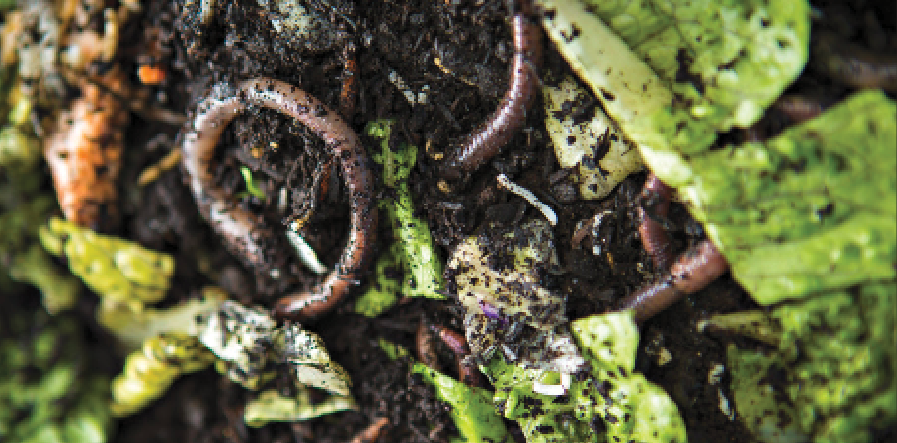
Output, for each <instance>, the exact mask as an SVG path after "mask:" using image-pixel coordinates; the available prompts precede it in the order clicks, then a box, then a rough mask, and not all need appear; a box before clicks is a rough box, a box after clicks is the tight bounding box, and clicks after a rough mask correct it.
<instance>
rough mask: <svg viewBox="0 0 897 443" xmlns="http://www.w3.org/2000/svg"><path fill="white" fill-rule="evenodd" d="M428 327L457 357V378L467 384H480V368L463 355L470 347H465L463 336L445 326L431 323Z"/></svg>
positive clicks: (467, 353)
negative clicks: (468, 361)
mask: <svg viewBox="0 0 897 443" xmlns="http://www.w3.org/2000/svg"><path fill="white" fill-rule="evenodd" d="M430 329H431V330H432V331H433V332H434V333H436V336H437V337H439V339H440V340H442V342H443V343H445V345H446V346H448V347H449V349H451V350H452V352H454V353H455V358H456V359H458V378H459V379H460V380H461V381H462V382H463V383H464V384H465V385H467V386H482V384H483V383H482V379H481V377H480V370H479V369H478V368H477V367H476V366H475V365H472V364H468V363H467V362H466V361H465V358H464V357H466V356H468V355H470V348H468V347H467V340H466V339H465V338H464V336H463V335H461V334H459V333H458V332H455V331H453V330H451V329H449V328H446V327H445V326H440V325H433V326H430Z"/></svg>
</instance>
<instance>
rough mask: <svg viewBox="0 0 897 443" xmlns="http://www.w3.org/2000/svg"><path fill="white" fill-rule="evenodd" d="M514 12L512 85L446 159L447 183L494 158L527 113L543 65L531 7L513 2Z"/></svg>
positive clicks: (523, 1) (443, 172)
mask: <svg viewBox="0 0 897 443" xmlns="http://www.w3.org/2000/svg"><path fill="white" fill-rule="evenodd" d="M514 4H515V7H516V9H517V10H516V11H515V13H514V17H513V19H512V27H513V34H514V60H513V62H512V63H511V74H510V77H511V85H510V87H509V88H508V90H507V92H505V96H504V98H503V99H502V101H501V104H500V105H499V107H498V109H497V110H496V111H495V112H494V113H493V114H492V115H491V116H490V117H489V119H488V120H486V122H485V123H483V124H482V125H480V126H479V127H478V128H477V129H476V130H475V131H474V132H473V133H471V134H470V135H469V136H467V138H466V139H465V141H464V143H462V144H461V146H459V147H458V148H457V149H456V150H455V152H454V153H452V154H451V155H450V156H449V158H448V159H446V161H445V163H444V164H443V166H442V168H441V169H440V174H441V175H442V176H443V177H444V178H446V179H449V180H458V179H460V178H462V174H470V173H472V172H474V171H476V170H477V169H478V168H479V167H480V166H482V165H483V164H484V163H486V162H487V161H489V159H491V158H492V157H495V156H496V155H497V154H498V152H499V151H500V150H501V148H502V147H503V146H504V145H505V144H507V143H508V141H510V140H511V137H513V136H514V133H516V132H517V130H519V129H520V127H521V126H523V123H524V120H525V117H526V111H527V109H528V108H529V106H530V104H531V103H532V101H533V97H534V96H535V95H536V89H537V88H536V87H537V86H538V84H539V82H540V80H539V72H538V69H537V68H538V66H539V65H540V64H541V62H542V34H541V31H540V29H539V27H538V26H537V25H535V24H534V23H532V22H531V20H530V18H529V17H530V16H532V5H531V4H530V2H529V1H528V0H518V1H515V2H514Z"/></svg>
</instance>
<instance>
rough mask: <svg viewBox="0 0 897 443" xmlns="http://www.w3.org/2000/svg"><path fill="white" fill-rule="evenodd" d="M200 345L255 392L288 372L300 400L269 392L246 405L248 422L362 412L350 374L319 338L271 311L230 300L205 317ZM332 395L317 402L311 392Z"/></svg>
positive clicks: (221, 368) (223, 370) (200, 320)
mask: <svg viewBox="0 0 897 443" xmlns="http://www.w3.org/2000/svg"><path fill="white" fill-rule="evenodd" d="M196 321H197V323H198V324H199V325H200V327H201V328H202V329H201V331H200V332H199V335H198V337H199V341H200V342H201V343H202V344H203V345H204V346H206V347H207V348H208V349H209V350H211V351H212V352H213V353H214V354H215V355H216V356H217V357H218V359H217V360H216V362H215V367H216V369H217V370H218V371H219V372H221V373H224V374H227V376H228V377H229V378H230V379H231V380H233V381H234V382H236V383H239V384H240V385H242V386H244V387H246V388H247V389H250V390H258V389H260V388H261V387H262V386H263V385H265V384H266V383H268V382H269V381H271V380H274V379H275V378H277V377H278V375H280V374H283V373H285V374H288V375H289V378H290V379H291V380H292V384H293V387H294V388H295V389H296V390H297V395H296V396H295V397H293V396H290V397H284V396H283V395H281V394H279V393H278V392H277V391H276V390H274V391H266V392H265V393H262V394H261V395H260V396H259V398H257V399H256V400H254V401H253V402H250V403H249V404H248V405H247V407H246V412H245V413H246V414H251V415H249V416H248V417H247V418H246V421H247V423H251V424H252V425H253V426H263V425H264V424H266V423H268V422H271V421H293V420H295V419H297V418H299V417H305V419H307V418H314V417H318V416H320V415H324V414H331V413H334V412H340V411H345V410H351V409H356V407H357V406H356V404H355V400H354V399H353V398H352V396H351V395H352V393H351V391H350V388H351V385H352V381H351V380H350V378H349V374H348V373H347V372H346V370H345V369H343V367H342V366H340V365H339V364H338V363H336V362H334V361H333V360H331V359H330V356H329V355H328V353H327V350H326V348H325V347H324V342H323V340H322V339H321V337H319V336H318V335H317V334H315V333H312V332H309V331H306V330H303V329H302V328H301V327H300V326H299V325H298V324H295V323H289V324H286V325H283V326H280V327H278V326H277V325H276V323H275V321H274V319H273V318H272V317H271V316H269V315H268V313H267V312H266V311H264V310H262V309H259V308H244V307H243V306H241V305H240V304H238V303H235V302H232V301H225V302H223V303H221V305H220V307H219V309H218V310H217V311H215V312H210V313H207V314H205V315H201V316H199V317H198V318H197V320H196ZM309 387H313V388H318V389H323V390H325V391H328V392H329V393H330V394H331V395H330V396H328V398H327V400H325V401H324V402H323V403H322V402H315V403H312V402H311V401H310V397H309V396H310V394H309V392H308V388H309Z"/></svg>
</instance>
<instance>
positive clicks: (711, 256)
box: [618, 240, 729, 323]
mask: <svg viewBox="0 0 897 443" xmlns="http://www.w3.org/2000/svg"><path fill="white" fill-rule="evenodd" d="M728 270H729V264H728V262H726V259H725V258H724V257H723V255H722V254H721V253H720V252H719V250H717V249H716V246H714V245H713V243H711V242H710V241H709V240H704V241H702V242H701V243H699V244H697V245H695V246H693V247H692V248H689V249H688V250H687V251H685V252H684V253H682V255H680V256H679V258H678V259H676V262H675V263H673V266H672V268H671V269H670V273H669V275H667V276H666V277H664V278H663V279H661V280H660V281H659V282H657V283H654V284H652V285H649V286H646V287H643V288H641V289H639V290H637V291H636V292H634V293H632V294H631V295H629V296H628V297H626V298H625V299H623V300H622V301H621V303H620V304H619V305H618V309H619V310H621V311H622V310H626V309H633V310H634V311H635V321H636V322H637V323H641V322H643V321H645V320H647V319H649V318H651V317H653V316H654V315H655V314H657V313H659V312H661V311H663V310H664V309H666V308H667V307H669V306H670V305H671V304H673V303H674V302H676V301H677V300H679V299H680V298H682V297H683V296H685V295H688V294H693V293H695V292H697V291H700V290H701V289H703V288H704V287H706V286H707V285H708V284H710V283H711V282H713V281H714V280H716V279H717V278H718V277H719V276H721V275H723V274H725V273H726V271H728Z"/></svg>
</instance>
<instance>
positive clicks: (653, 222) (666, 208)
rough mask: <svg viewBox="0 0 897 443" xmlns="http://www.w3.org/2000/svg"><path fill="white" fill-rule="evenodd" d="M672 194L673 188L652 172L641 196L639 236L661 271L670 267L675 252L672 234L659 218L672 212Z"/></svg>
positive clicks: (657, 268) (656, 267) (656, 266)
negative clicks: (671, 240) (672, 244)
mask: <svg viewBox="0 0 897 443" xmlns="http://www.w3.org/2000/svg"><path fill="white" fill-rule="evenodd" d="M672 196H673V190H672V189H671V188H670V187H669V186H667V185H665V184H664V183H663V182H661V181H660V179H659V178H657V176H656V175H654V174H653V173H652V174H650V175H648V179H647V180H646V181H645V187H644V189H643V190H642V195H641V197H640V200H641V204H639V206H638V219H639V225H638V233H639V237H641V239H642V246H643V247H644V248H645V251H646V252H647V253H648V255H649V256H651V261H652V262H653V263H654V268H655V269H656V270H657V271H660V272H664V271H666V270H667V269H669V267H670V263H671V262H672V261H673V254H672V251H671V250H670V248H671V244H670V236H669V235H667V231H666V228H664V226H663V223H661V222H659V221H658V220H657V219H658V218H659V219H663V218H666V216H667V214H668V213H669V212H670V199H671V198H672Z"/></svg>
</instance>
